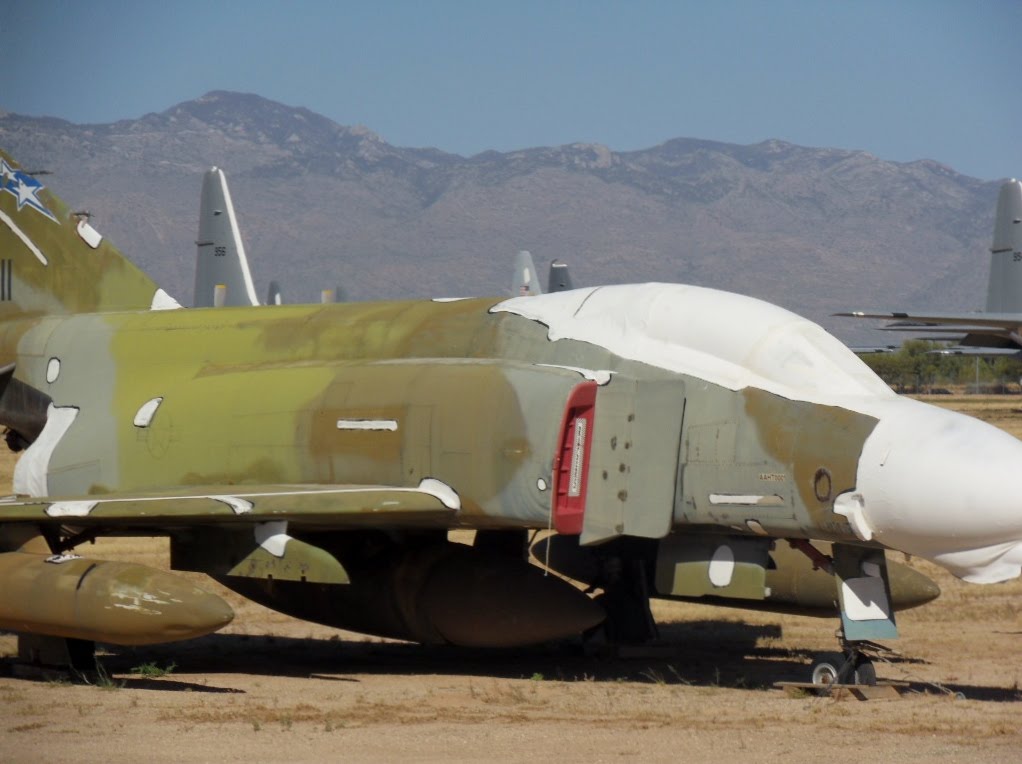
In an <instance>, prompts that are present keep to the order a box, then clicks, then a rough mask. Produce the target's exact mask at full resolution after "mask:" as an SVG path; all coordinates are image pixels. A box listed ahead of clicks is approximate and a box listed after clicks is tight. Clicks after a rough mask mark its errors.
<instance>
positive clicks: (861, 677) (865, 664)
mask: <svg viewBox="0 0 1022 764" xmlns="http://www.w3.org/2000/svg"><path fill="white" fill-rule="evenodd" d="M855 683H856V684H866V685H869V686H870V687H873V686H875V685H876V683H877V670H876V666H874V665H873V661H871V660H870V659H869V658H862V659H860V660H859V665H858V666H856V667H855Z"/></svg>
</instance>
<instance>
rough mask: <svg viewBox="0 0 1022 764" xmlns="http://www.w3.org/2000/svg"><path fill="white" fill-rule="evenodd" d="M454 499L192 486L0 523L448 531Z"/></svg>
mask: <svg viewBox="0 0 1022 764" xmlns="http://www.w3.org/2000/svg"><path fill="white" fill-rule="evenodd" d="M459 510H460V502H459V500H458V496H457V494H456V493H455V492H454V491H453V490H452V489H451V488H449V487H448V486H447V485H445V484H444V483H441V482H440V481H437V480H428V479H427V480H423V481H422V483H421V484H420V485H419V486H418V487H417V488H401V487H394V486H376V485H368V486H365V485H344V486H340V485H265V486H237V485H234V486H228V485H220V486H191V487H189V488H188V490H187V491H182V490H178V491H166V492H152V493H137V494H101V495H93V496H78V497H69V498H65V497H42V498H35V497H19V496H13V497H8V498H5V499H2V500H0V522H34V523H44V524H50V523H59V524H61V525H73V526H75V527H82V528H88V527H99V526H102V527H104V528H121V529H125V530H127V529H131V530H132V531H139V532H141V531H151V532H157V531H165V530H167V529H170V528H174V527H181V526H189V525H196V524H199V525H238V524H242V525H244V524H257V523H265V522H270V521H285V522H287V523H289V524H290V525H291V526H292V527H308V528H331V529H335V528H336V529H340V528H357V527H367V526H369V527H373V528H386V527H394V526H401V527H409V526H412V527H414V526H418V527H448V526H450V525H451V524H453V523H455V522H456V518H457V516H458V514H459Z"/></svg>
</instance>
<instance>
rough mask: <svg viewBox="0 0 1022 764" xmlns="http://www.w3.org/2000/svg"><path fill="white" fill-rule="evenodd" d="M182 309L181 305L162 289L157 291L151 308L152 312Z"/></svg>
mask: <svg viewBox="0 0 1022 764" xmlns="http://www.w3.org/2000/svg"><path fill="white" fill-rule="evenodd" d="M180 307H181V303H179V302H178V301H177V300H175V299H174V298H173V297H171V296H170V295H169V294H167V293H166V292H164V291H163V290H162V289H157V290H156V292H155V294H153V301H152V304H151V305H150V306H149V309H150V310H177V309H178V308H180Z"/></svg>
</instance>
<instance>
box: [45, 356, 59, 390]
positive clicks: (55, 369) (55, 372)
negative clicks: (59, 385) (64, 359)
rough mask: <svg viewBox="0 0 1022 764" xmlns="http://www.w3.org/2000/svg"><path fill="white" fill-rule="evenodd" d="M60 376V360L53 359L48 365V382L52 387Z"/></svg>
mask: <svg viewBox="0 0 1022 764" xmlns="http://www.w3.org/2000/svg"><path fill="white" fill-rule="evenodd" d="M59 376H60V359H59V358H51V359H50V361H49V363H47V364H46V381H47V382H49V383H50V384H51V385H52V384H53V383H54V382H56V381H57V377H59Z"/></svg>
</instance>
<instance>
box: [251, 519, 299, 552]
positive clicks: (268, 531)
mask: <svg viewBox="0 0 1022 764" xmlns="http://www.w3.org/2000/svg"><path fill="white" fill-rule="evenodd" d="M254 532H255V540H256V543H257V544H259V546H261V547H262V548H263V549H265V550H266V551H267V552H269V553H270V554H272V555H273V556H274V557H283V556H284V552H285V551H286V549H287V542H288V541H290V540H291V537H290V536H288V535H287V520H274V521H272V522H269V523H259V524H258V525H256V527H255V529H254Z"/></svg>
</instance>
